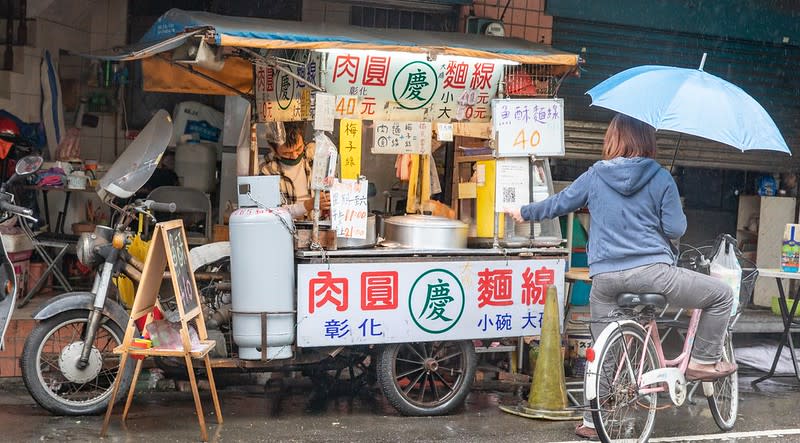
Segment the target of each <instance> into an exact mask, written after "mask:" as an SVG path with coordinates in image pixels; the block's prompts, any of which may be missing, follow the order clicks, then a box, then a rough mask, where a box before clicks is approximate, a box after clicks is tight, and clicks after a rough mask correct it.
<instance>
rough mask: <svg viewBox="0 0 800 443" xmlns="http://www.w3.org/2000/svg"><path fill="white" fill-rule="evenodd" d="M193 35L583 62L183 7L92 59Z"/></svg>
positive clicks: (528, 50)
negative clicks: (127, 42) (137, 37)
mask: <svg viewBox="0 0 800 443" xmlns="http://www.w3.org/2000/svg"><path fill="white" fill-rule="evenodd" d="M191 31H200V32H201V33H203V34H204V35H205V36H206V37H207V38H209V39H213V41H214V42H215V43H216V44H217V45H220V46H231V47H243V48H261V49H310V50H314V49H372V50H387V51H405V52H421V53H429V54H433V55H435V54H444V55H457V56H465V57H477V58H497V59H505V60H510V61H516V62H519V63H523V64H543V65H557V66H563V67H564V70H565V71H566V70H569V69H572V68H573V67H575V66H577V64H578V56H577V55H576V54H570V53H567V52H563V51H558V50H555V49H552V48H550V47H549V46H546V45H541V44H537V43H533V42H529V41H527V40H522V39H518V38H509V37H491V36H486V35H476V34H461V33H454V32H430V31H412V30H404V29H377V28H362V27H358V26H346V25H335V24H329V23H311V22H297V21H287V20H271V19H264V18H253V17H230V16H224V15H218V14H211V13H208V12H197V11H183V10H180V9H171V10H169V11H167V12H166V13H165V14H164V15H162V16H161V17H159V19H158V20H157V21H156V22H155V24H154V25H153V26H152V27H151V28H150V30H149V31H147V33H146V34H145V35H144V37H142V39H141V41H140V42H139V43H138V44H136V45H132V46H129V47H125V48H117V49H115V50H113V51H112V52H104V53H97V54H93V56H95V57H98V58H106V59H116V60H131V59H138V58H144V57H149V56H151V55H154V54H156V53H159V52H164V51H168V50H171V49H174V48H175V47H177V46H179V45H180V44H181V43H182V42H183V41H184V40H185V39H186V38H188V36H187V35H186V33H187V32H191Z"/></svg>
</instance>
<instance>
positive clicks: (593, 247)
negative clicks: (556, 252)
mask: <svg viewBox="0 0 800 443" xmlns="http://www.w3.org/2000/svg"><path fill="white" fill-rule="evenodd" d="M655 156H656V137H655V130H654V129H653V127H652V126H650V125H648V124H646V123H643V122H641V121H639V120H636V119H634V118H632V117H628V116H626V115H622V114H617V115H616V116H615V117H614V119H613V120H612V121H611V124H610V125H609V127H608V131H607V132H606V135H605V139H604V140H603V160H601V161H599V162H597V163H595V164H594V166H592V167H591V168H589V170H588V171H586V172H585V173H583V174H582V175H581V176H580V177H578V178H577V180H575V181H574V182H573V183H572V184H571V185H570V186H569V187H567V188H566V189H564V190H563V191H561V192H559V193H558V194H556V195H554V196H552V197H550V198H548V199H547V200H544V201H542V202H539V203H531V204H529V205H526V206H523V207H522V208H520V209H509V210H508V211H507V212H508V213H509V214H510V215H511V216H512V217H514V218H515V219H516V220H517V221H525V220H534V221H536V220H546V219H551V218H554V217H558V216H561V215H565V214H568V213H570V212H573V211H575V210H577V209H580V208H583V207H587V206H588V208H589V213H590V214H591V217H592V223H591V226H590V230H589V244H588V246H587V252H588V255H589V275H590V276H591V277H592V291H591V294H590V310H591V316H592V319H593V320H598V319H602V318H604V317H607V316H608V314H609V313H611V312H612V311H613V310H614V309H616V308H617V304H616V297H617V295H618V294H620V293H623V292H632V293H656V294H663V295H664V296H665V297H666V299H667V302H668V303H669V304H670V305H671V306H675V307H680V308H699V309H702V310H703V314H702V316H701V317H700V324H699V326H698V328H697V335H696V337H695V343H694V349H693V351H692V359H691V361H690V363H689V367H688V368H687V370H686V377H687V379H689V380H704V381H709V380H714V379H717V378H721V377H726V376H728V375H730V374H731V373H733V372H734V371H736V365H735V364H731V363H727V362H722V361H720V358H721V356H722V339H723V337H724V335H725V329H726V327H727V325H728V319H729V316H730V312H731V305H732V303H733V291H732V290H731V288H730V287H729V286H728V285H726V284H725V283H723V282H721V281H720V280H717V279H715V278H712V277H709V276H707V275H703V274H700V273H697V272H694V271H690V270H688V269H684V268H679V267H677V266H675V254H674V253H673V250H672V248H671V245H670V241H671V240H676V239H678V238H680V237H681V236H682V235H683V234H684V232H685V231H686V216H685V215H684V214H683V209H682V208H681V202H680V198H679V196H678V188H677V186H676V185H675V181H674V180H673V179H672V176H670V174H669V172H667V170H666V169H664V168H662V167H661V165H659V164H658V163H657V162H656V161H655V160H654V157H655ZM605 326H606V324H605V323H592V325H591V328H592V334H593V335H594V336H595V337H597V336H599V335H600V333H601V332H602V330H603V328H604V327H605ZM575 431H576V433H577V434H578V435H579V436H581V437H594V436H596V435H597V434H596V432H595V430H594V425H593V424H592V422H591V415H588V416H587V417H586V418H584V423H583V425H581V426H579V427H578V428H576V430H575Z"/></svg>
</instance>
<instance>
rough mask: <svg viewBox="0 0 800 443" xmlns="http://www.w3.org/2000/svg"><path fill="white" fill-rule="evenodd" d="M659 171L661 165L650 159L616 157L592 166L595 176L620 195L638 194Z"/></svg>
mask: <svg viewBox="0 0 800 443" xmlns="http://www.w3.org/2000/svg"><path fill="white" fill-rule="evenodd" d="M660 169H661V165H660V164H658V162H656V161H655V160H653V159H651V158H644V157H634V158H623V157H617V158H615V159H613V160H602V161H599V162H597V163H595V165H594V170H595V172H596V173H597V175H598V176H599V177H600V178H601V179H602V180H603V181H604V182H605V183H606V184H607V185H608V186H610V187H611V188H612V189H613V190H615V191H617V192H619V193H620V194H622V195H632V194H635V193H636V192H638V191H639V190H640V189H642V187H644V185H646V184H647V182H649V181H650V179H651V178H653V176H654V175H656V173H657V172H658V171H659V170H660Z"/></svg>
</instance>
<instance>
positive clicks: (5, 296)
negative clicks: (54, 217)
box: [0, 155, 42, 350]
mask: <svg viewBox="0 0 800 443" xmlns="http://www.w3.org/2000/svg"><path fill="white" fill-rule="evenodd" d="M41 166H42V157H39V156H33V155H31V156H27V157H23V158H21V159H20V160H18V161H17V167H16V172H15V173H14V175H12V176H11V177H10V178H9V179H8V180H7V181H6V182H5V183H3V184H2V185H0V220H3V221H5V220H6V219H8V218H9V217H12V216H14V215H16V216H18V217H23V218H27V219H30V220H33V221H36V219H35V218H33V216H32V215H33V211H31V210H30V209H28V208H23V207H21V206H17V205H15V204H14V195H13V194H11V193H9V192H7V191H6V189H7V188H8V186H9V185H11V184H13V183H14V182H15V181H17V180H19V179H21V178H23V177H26V176H28V175H31V174H33V173H34V172H36V171H38V170H39V168H40V167H41ZM0 236H2V234H0ZM16 301H17V280H16V277H15V276H14V267H13V266H12V265H11V260H9V258H8V254H7V253H6V249H5V247H3V243H2V242H0V350H1V349H3V338H4V337H5V334H6V329H8V325H9V323H11V314H13V313H14V306H15V304H16Z"/></svg>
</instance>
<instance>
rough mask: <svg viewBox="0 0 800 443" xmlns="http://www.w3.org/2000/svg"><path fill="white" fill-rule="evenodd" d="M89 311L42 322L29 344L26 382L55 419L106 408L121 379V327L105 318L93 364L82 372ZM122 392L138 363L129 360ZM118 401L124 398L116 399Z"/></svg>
mask: <svg viewBox="0 0 800 443" xmlns="http://www.w3.org/2000/svg"><path fill="white" fill-rule="evenodd" d="M88 319H89V312H87V311H67V312H63V313H61V314H58V315H56V316H54V317H51V318H49V319H47V320H45V321H42V322H40V323H38V324H37V325H36V327H35V328H34V329H33V331H32V332H31V335H29V336H28V339H27V340H25V348H24V349H23V352H22V357H21V359H20V366H21V368H22V379H23V381H24V382H25V386H26V387H27V388H28V392H29V393H30V394H31V397H33V399H34V400H36V403H38V404H39V405H40V406H41V407H43V408H45V409H47V410H48V411H50V412H51V413H53V414H57V415H92V414H99V413H102V412H104V411H105V410H106V408H107V407H108V401H109V398H110V396H111V390H112V389H113V387H114V381H115V380H116V377H117V376H118V375H119V374H118V370H119V365H120V357H119V355H116V354H114V352H113V350H114V348H115V347H117V346H118V345H119V344H121V343H122V338H123V336H124V334H123V331H122V329H121V328H120V327H119V326H118V325H117V324H116V323H114V322H113V321H112V320H111V319H110V318H108V317H103V318H102V319H101V321H100V326H99V328H98V330H97V333H96V334H95V338H94V342H93V343H92V350H91V352H90V353H89V361H88V363H87V365H86V367H84V368H79V365H78V364H77V363H78V360H79V359H80V355H81V350H82V349H83V340H84V338H83V337H84V334H85V333H86V329H87V327H88ZM128 363H129V364H126V365H125V373H124V374H122V380H121V384H120V392H122V393H125V392H127V391H128V388H129V387H130V384H131V379H132V377H133V369H134V366H135V365H134V364H133V363H131V362H128ZM118 398H119V399H122V398H125V395H120V396H118Z"/></svg>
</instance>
